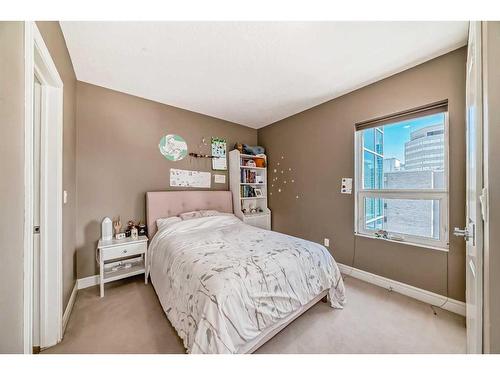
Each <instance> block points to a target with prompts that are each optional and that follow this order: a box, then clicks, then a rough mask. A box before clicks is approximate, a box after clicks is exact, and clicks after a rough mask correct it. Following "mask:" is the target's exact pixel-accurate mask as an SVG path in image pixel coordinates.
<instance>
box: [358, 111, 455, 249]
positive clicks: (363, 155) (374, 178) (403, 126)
mask: <svg viewBox="0 0 500 375" xmlns="http://www.w3.org/2000/svg"><path fill="white" fill-rule="evenodd" d="M433 112H435V111H433ZM447 117H448V116H447V112H446V108H443V110H442V111H441V112H438V113H432V114H428V115H426V114H425V112H424V114H423V115H421V116H413V117H412V118H410V119H404V120H400V121H398V120H397V119H396V120H393V122H391V121H387V122H384V123H382V124H376V126H372V127H366V126H365V127H363V128H361V129H358V130H357V132H356V147H357V153H356V155H357V158H356V159H357V160H356V175H357V179H356V180H357V183H356V210H357V211H356V216H357V220H356V223H355V226H356V233H357V234H361V235H368V236H375V235H378V236H384V237H387V238H388V239H394V240H399V241H404V242H408V243H414V244H417V245H425V246H430V247H436V248H439V249H447V248H448V184H447V181H448V177H447V176H448V165H447V154H448V150H447V139H446V136H447Z"/></svg>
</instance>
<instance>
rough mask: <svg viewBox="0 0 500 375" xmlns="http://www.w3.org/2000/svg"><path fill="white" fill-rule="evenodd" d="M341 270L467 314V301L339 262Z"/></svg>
mask: <svg viewBox="0 0 500 375" xmlns="http://www.w3.org/2000/svg"><path fill="white" fill-rule="evenodd" d="M338 266H339V269H340V272H342V273H343V274H344V275H349V276H352V277H354V278H356V279H360V280H363V281H366V282H367V283H370V284H374V285H377V286H380V287H382V288H385V289H391V290H393V291H394V292H398V293H400V294H404V295H405V296H408V297H411V298H414V299H416V300H419V301H422V302H425V303H428V304H430V305H433V306H439V307H441V308H442V309H445V310H448V311H451V312H454V313H455V314H459V315H462V316H465V303H464V302H461V301H457V300H454V299H451V298H447V297H445V296H442V295H440V294H437V293H433V292H429V291H428V290H424V289H420V288H417V287H415V286H411V285H408V284H404V283H402V282H399V281H396V280H391V279H388V278H386V277H383V276H379V275H375V274H373V273H370V272H366V271H363V270H360V269H357V268H354V267H350V266H346V265H344V264H340V263H338Z"/></svg>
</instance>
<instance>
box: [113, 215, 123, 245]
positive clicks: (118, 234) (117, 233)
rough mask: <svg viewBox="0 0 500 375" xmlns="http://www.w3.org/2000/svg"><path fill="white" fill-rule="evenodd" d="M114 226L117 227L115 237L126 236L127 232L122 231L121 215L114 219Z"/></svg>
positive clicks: (118, 238)
mask: <svg viewBox="0 0 500 375" xmlns="http://www.w3.org/2000/svg"><path fill="white" fill-rule="evenodd" d="M113 228H115V238H116V239H117V240H120V239H122V238H123V237H125V233H120V230H121V229H122V221H121V219H120V216H118V219H117V220H115V221H113Z"/></svg>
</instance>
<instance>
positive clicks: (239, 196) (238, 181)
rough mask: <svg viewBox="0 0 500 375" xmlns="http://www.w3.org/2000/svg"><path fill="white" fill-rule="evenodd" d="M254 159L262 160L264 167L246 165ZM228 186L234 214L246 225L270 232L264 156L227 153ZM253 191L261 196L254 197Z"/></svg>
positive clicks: (234, 152) (265, 159) (234, 151)
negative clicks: (259, 192)
mask: <svg viewBox="0 0 500 375" xmlns="http://www.w3.org/2000/svg"><path fill="white" fill-rule="evenodd" d="M254 159H264V167H256V166H247V165H246V163H247V162H248V160H254ZM229 186H230V189H231V193H232V194H233V208H234V214H235V215H236V216H237V217H239V218H240V219H241V220H242V221H243V222H244V223H246V224H249V225H253V226H255V227H259V228H263V229H267V230H271V210H269V208H268V205H267V158H266V156H263V157H258V156H255V155H245V154H241V153H240V152H239V151H238V150H233V151H231V152H229ZM255 189H260V191H261V192H262V195H261V196H255V195H256V192H255ZM252 209H255V210H252ZM252 211H254V212H252Z"/></svg>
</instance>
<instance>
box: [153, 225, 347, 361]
mask: <svg viewBox="0 0 500 375" xmlns="http://www.w3.org/2000/svg"><path fill="white" fill-rule="evenodd" d="M148 251H149V254H148V259H149V262H150V264H149V270H150V275H151V281H152V283H153V286H154V288H155V291H156V293H157V295H158V298H159V300H160V303H161V305H162V307H163V310H164V311H165V313H166V315H167V317H168V319H169V320H170V322H171V323H172V325H173V327H174V328H175V329H176V331H177V333H178V335H179V336H180V338H181V339H182V341H183V343H184V346H185V348H186V350H187V352H188V353H193V354H194V353H209V354H214V353H245V352H249V351H252V350H255V349H256V347H257V346H258V345H260V344H261V343H262V342H263V339H264V338H266V337H267V336H269V335H272V333H273V332H277V331H279V329H281V328H282V327H283V325H284V324H286V323H287V322H289V321H290V320H293V318H295V317H296V316H298V314H299V313H300V312H302V311H304V309H305V308H306V307H308V306H310V304H311V303H312V302H313V301H315V300H317V299H318V296H321V295H324V294H327V295H328V301H329V303H330V306H331V307H333V308H342V306H343V305H344V304H345V289H344V284H343V281H342V277H341V274H340V271H339V268H338V266H337V264H336V263H335V261H334V259H333V257H332V256H331V255H330V253H329V252H328V250H327V249H326V248H325V247H323V246H321V245H319V244H317V243H313V242H310V241H306V240H303V239H299V238H296V237H292V236H288V235H284V234H281V233H277V232H273V231H268V230H263V229H259V228H256V227H252V226H249V225H246V224H244V223H243V222H241V221H240V220H239V219H238V218H236V217H235V216H234V215H223V216H211V217H203V218H196V219H191V220H184V221H181V222H177V223H174V224H172V225H169V226H167V227H165V228H162V229H161V230H159V231H158V232H157V233H156V235H155V236H154V238H153V239H152V241H151V243H150V246H149V250H148Z"/></svg>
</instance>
